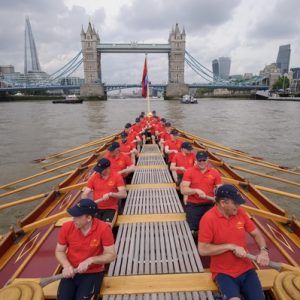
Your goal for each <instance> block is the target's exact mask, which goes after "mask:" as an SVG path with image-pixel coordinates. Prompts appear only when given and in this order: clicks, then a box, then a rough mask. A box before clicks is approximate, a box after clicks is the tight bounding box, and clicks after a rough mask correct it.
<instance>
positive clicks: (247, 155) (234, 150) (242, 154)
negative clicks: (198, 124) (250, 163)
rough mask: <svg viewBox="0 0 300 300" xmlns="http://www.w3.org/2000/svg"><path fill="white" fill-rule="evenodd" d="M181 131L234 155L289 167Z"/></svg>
mask: <svg viewBox="0 0 300 300" xmlns="http://www.w3.org/2000/svg"><path fill="white" fill-rule="evenodd" d="M179 131H180V132H182V133H183V134H184V135H186V136H189V137H190V138H192V139H194V140H199V141H201V142H202V143H203V144H206V145H209V146H207V147H208V148H215V149H220V150H221V151H224V152H228V153H232V154H233V155H238V156H244V157H248V158H249V159H253V160H256V161H263V162H264V163H265V164H268V165H272V166H277V167H279V168H281V169H288V167H284V166H280V165H278V164H275V163H272V162H268V161H266V160H265V159H263V158H261V157H257V156H251V155H249V154H248V153H246V152H244V151H241V150H236V149H231V148H229V147H226V146H224V145H221V144H218V143H215V142H212V141H210V140H207V139H204V138H201V137H198V136H195V135H192V134H189V133H185V132H184V131H181V130H179Z"/></svg>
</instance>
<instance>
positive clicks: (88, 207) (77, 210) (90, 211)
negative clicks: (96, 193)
mask: <svg viewBox="0 0 300 300" xmlns="http://www.w3.org/2000/svg"><path fill="white" fill-rule="evenodd" d="M67 211H68V213H69V214H70V215H71V216H72V217H80V216H82V215H91V216H94V215H95V213H96V212H97V204H96V203H95V202H94V201H93V200H91V199H87V198H86V199H81V200H80V201H79V202H78V203H77V204H75V205H74V206H73V207H71V208H68V209H67Z"/></svg>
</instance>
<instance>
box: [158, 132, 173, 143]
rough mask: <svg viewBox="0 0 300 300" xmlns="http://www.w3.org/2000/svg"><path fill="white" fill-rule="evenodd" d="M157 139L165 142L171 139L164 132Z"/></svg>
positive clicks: (168, 134)
mask: <svg viewBox="0 0 300 300" xmlns="http://www.w3.org/2000/svg"><path fill="white" fill-rule="evenodd" d="M159 139H163V140H164V141H165V142H166V141H168V140H170V139H171V135H170V133H168V132H166V131H164V132H162V133H161V134H160V135H159Z"/></svg>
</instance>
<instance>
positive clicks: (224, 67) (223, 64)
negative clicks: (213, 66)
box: [219, 57, 231, 79]
mask: <svg viewBox="0 0 300 300" xmlns="http://www.w3.org/2000/svg"><path fill="white" fill-rule="evenodd" d="M230 65H231V59H230V57H219V76H220V77H221V78H222V79H228V78H229V74H230Z"/></svg>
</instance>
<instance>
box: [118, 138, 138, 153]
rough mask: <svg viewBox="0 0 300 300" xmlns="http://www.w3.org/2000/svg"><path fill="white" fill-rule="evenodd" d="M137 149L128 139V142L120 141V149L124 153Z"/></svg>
mask: <svg viewBox="0 0 300 300" xmlns="http://www.w3.org/2000/svg"><path fill="white" fill-rule="evenodd" d="M133 149H135V147H134V145H133V143H132V142H130V141H128V140H127V142H126V143H123V142H122V141H120V151H121V152H122V153H124V154H127V155H130V151H131V150H133Z"/></svg>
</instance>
